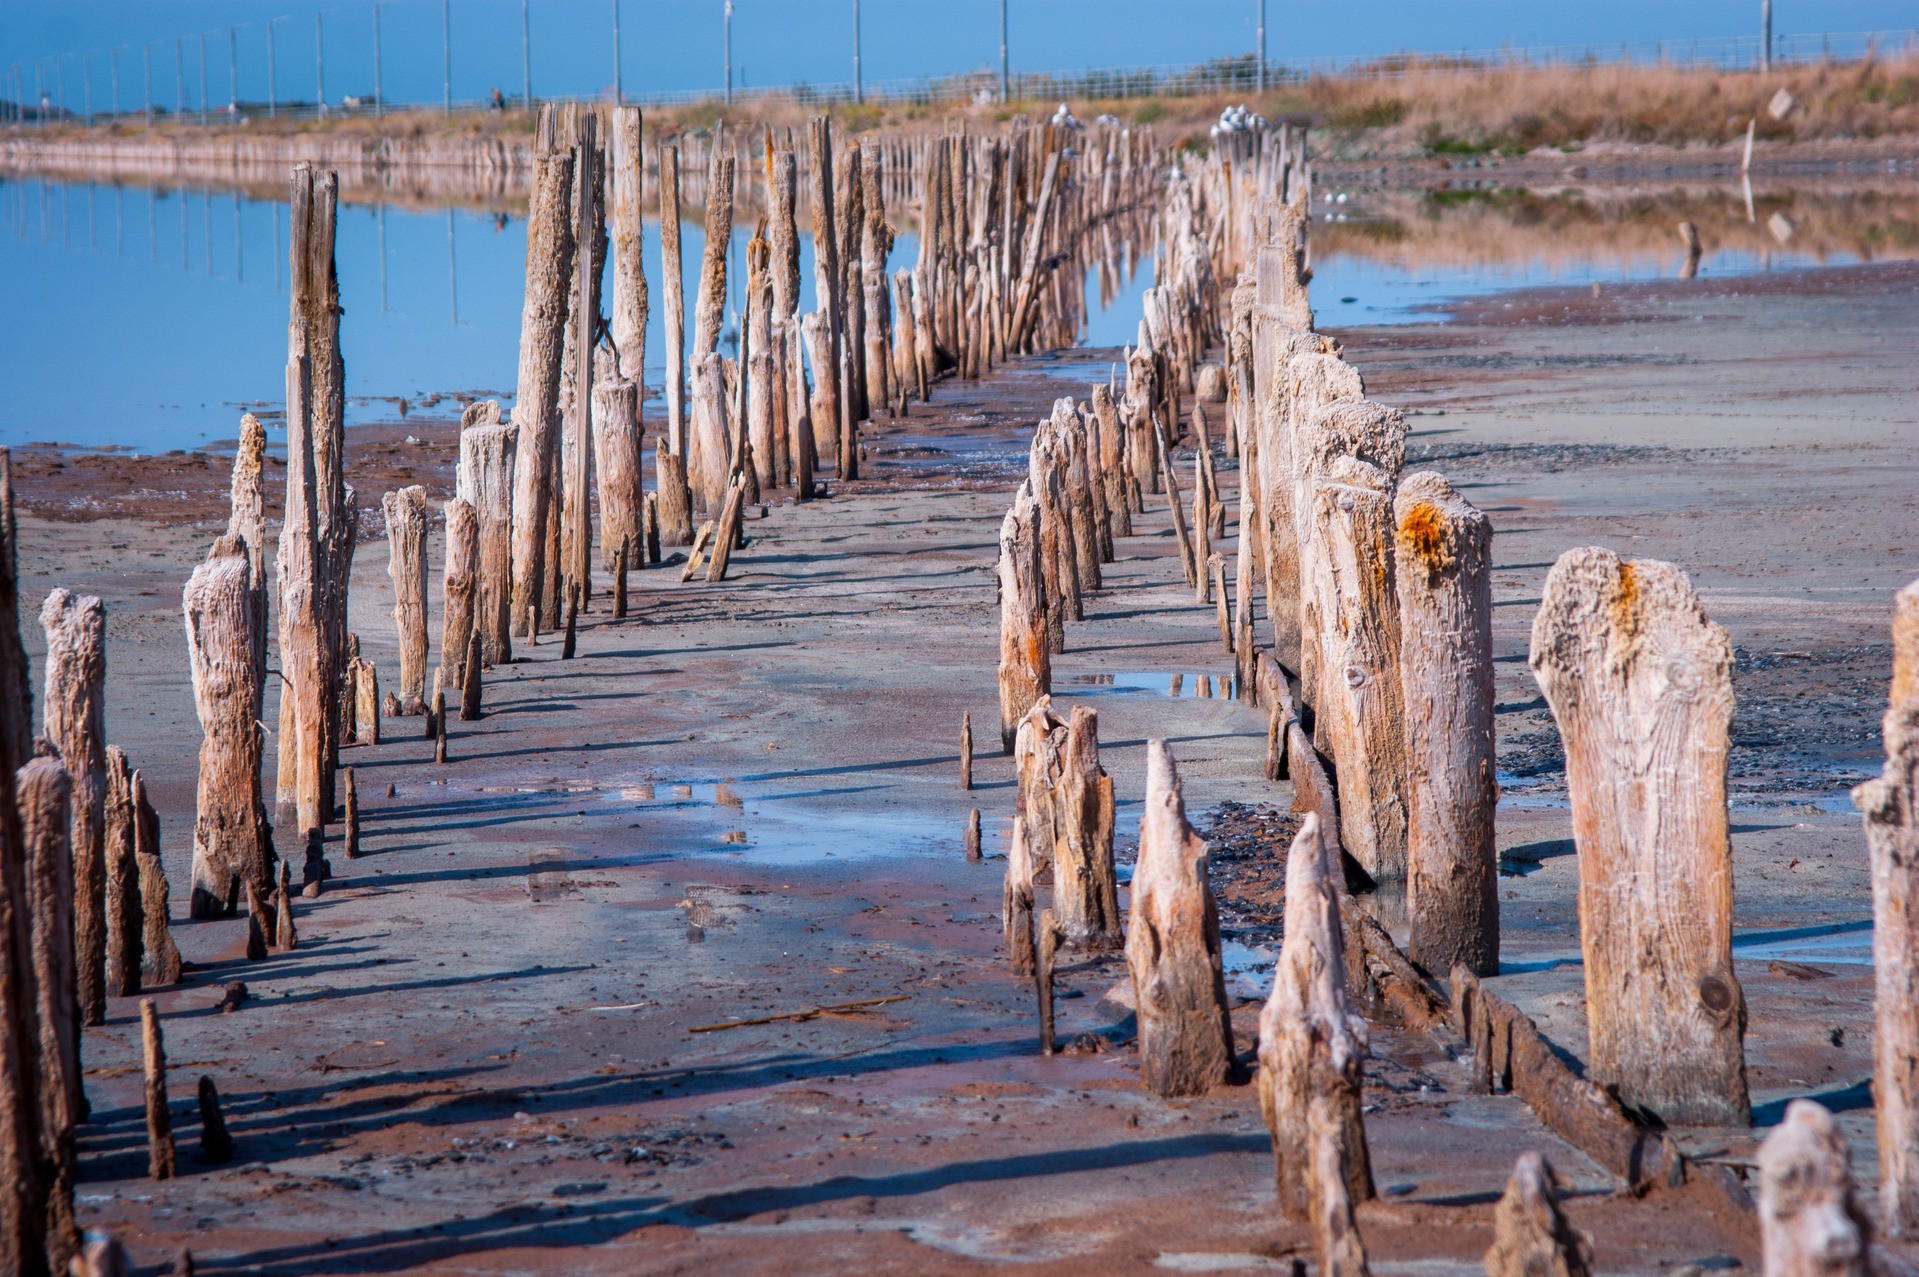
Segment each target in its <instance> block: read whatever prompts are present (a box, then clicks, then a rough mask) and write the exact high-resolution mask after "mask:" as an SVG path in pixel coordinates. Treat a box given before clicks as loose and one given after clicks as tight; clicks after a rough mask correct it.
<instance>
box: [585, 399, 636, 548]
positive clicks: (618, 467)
mask: <svg viewBox="0 0 1919 1277" xmlns="http://www.w3.org/2000/svg"><path fill="white" fill-rule="evenodd" d="M640 439H641V435H640V386H639V383H638V382H636V381H607V382H601V383H600V384H599V385H598V386H596V387H594V390H593V465H594V469H595V472H596V474H597V477H598V480H599V484H598V486H599V496H600V556H601V562H603V563H604V564H605V565H606V566H607V568H608V569H609V570H613V571H617V569H618V566H619V565H618V563H617V562H616V559H617V557H618V555H619V550H620V547H621V546H622V545H624V544H626V543H627V542H628V541H631V542H633V543H634V544H636V545H637V544H639V541H640V538H641V536H642V535H643V534H644V527H643V524H642V516H643V513H644V504H645V500H646V497H645V494H644V488H643V484H642V480H641V460H640V451H641V448H640Z"/></svg>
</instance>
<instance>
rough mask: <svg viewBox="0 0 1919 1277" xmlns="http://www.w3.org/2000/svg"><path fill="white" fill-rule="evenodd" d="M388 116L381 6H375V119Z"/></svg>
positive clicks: (376, 4)
mask: <svg viewBox="0 0 1919 1277" xmlns="http://www.w3.org/2000/svg"><path fill="white" fill-rule="evenodd" d="M385 114H386V94H385V93H384V92H383V91H382V90H381V88H380V6H379V4H378V3H377V0H376V3H375V4H374V6H373V118H374V119H376V120H377V119H380V118H381V117H382V116H384V115H385Z"/></svg>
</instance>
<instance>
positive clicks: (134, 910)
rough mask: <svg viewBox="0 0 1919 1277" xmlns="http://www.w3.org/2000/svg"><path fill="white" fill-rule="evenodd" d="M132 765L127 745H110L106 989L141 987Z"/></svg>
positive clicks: (124, 991) (126, 993) (122, 992)
mask: <svg viewBox="0 0 1919 1277" xmlns="http://www.w3.org/2000/svg"><path fill="white" fill-rule="evenodd" d="M136 819H137V818H136V817H135V815H134V810H133V768H132V767H131V766H130V765H129V764H128V763H127V755H126V751H124V750H122V749H121V748H120V747H119V746H118V745H109V746H107V799H106V820H105V827H106V867H107V993H108V994H109V995H111V996H113V997H116V998H126V997H131V996H133V995H134V994H136V993H138V992H140V945H141V931H142V926H143V924H144V922H145V918H144V917H143V916H142V915H141V911H140V866H139V863H138V862H137V861H136V860H135V859H134V855H133V842H134V832H133V827H134V823H135V821H136Z"/></svg>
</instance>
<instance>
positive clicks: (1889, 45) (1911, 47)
mask: <svg viewBox="0 0 1919 1277" xmlns="http://www.w3.org/2000/svg"><path fill="white" fill-rule="evenodd" d="M1761 53H1762V50H1761V41H1760V38H1759V37H1758V36H1726V37H1721V38H1717V39H1705V40H1655V41H1639V42H1636V43H1634V42H1628V43H1622V44H1605V45H1600V44H1589V45H1549V46H1539V47H1525V48H1520V47H1508V48H1499V49H1461V50H1459V51H1457V52H1447V51H1434V52H1424V53H1398V54H1390V55H1386V56H1350V57H1340V58H1313V59H1308V60H1305V61H1292V62H1284V63H1281V62H1271V61H1268V62H1267V63H1266V64H1265V65H1264V66H1263V67H1262V66H1261V64H1260V60H1259V59H1258V58H1257V57H1256V56H1255V55H1253V54H1250V53H1248V54H1243V55H1240V56H1237V57H1227V58H1217V59H1214V60H1212V61H1210V62H1204V63H1198V64H1188V65H1182V66H1138V67H1114V68H1102V69H1096V70H1085V71H1039V72H1018V73H1015V74H1012V75H1011V76H1009V77H1008V82H1007V84H1006V86H1005V92H1006V94H1007V96H1009V97H1010V98H1011V99H1012V100H1013V101H1028V102H1030V101H1043V102H1052V101H1065V102H1087V101H1107V100H1121V99H1137V98H1147V97H1175V98H1179V97H1207V96H1218V95H1222V94H1242V93H1243V94H1249V95H1251V94H1257V93H1260V92H1262V91H1273V90H1279V89H1284V88H1286V87H1289V86H1299V85H1303V84H1306V83H1308V82H1310V81H1313V80H1318V79H1323V78H1340V79H1349V80H1375V81H1378V80H1393V79H1400V78H1405V77H1409V76H1426V75H1435V74H1449V73H1450V74H1459V75H1477V74H1483V73H1485V72H1487V71H1489V70H1498V69H1506V68H1510V69H1516V70H1523V69H1542V70H1543V69H1578V68H1585V67H1590V68H1601V67H1618V66H1635V67H1653V66H1670V67H1674V68H1680V69H1713V70H1720V71H1744V70H1756V69H1758V68H1759V67H1760V65H1761V63H1762V57H1761ZM1914 54H1919V31H1915V30H1903V31H1855V32H1835V33H1819V34H1802V35H1779V36H1775V37H1774V38H1773V42H1772V57H1771V62H1772V64H1773V65H1774V66H1802V65H1806V64H1811V63H1818V62H1822V61H1832V62H1858V61H1861V60H1863V59H1865V58H1869V57H1906V56H1913V55H1914ZM23 87H24V83H23V77H22V76H21V75H20V72H19V68H18V67H17V66H16V67H14V68H12V69H11V70H10V72H9V75H8V78H7V79H6V80H4V81H0V124H8V125H14V126H20V125H26V126H33V125H36V124H48V123H68V124H74V123H86V124H90V125H91V124H101V123H110V122H112V121H113V120H116V119H118V120H144V119H149V118H150V119H153V120H155V121H177V122H181V123H187V124H199V123H207V124H224V123H231V122H233V121H234V120H235V119H238V118H259V117H265V116H269V115H270V116H274V117H286V118H288V119H296V120H307V119H313V118H315V117H321V116H326V117H340V116H368V115H375V114H381V113H399V112H409V113H411V112H422V111H441V110H444V109H446V108H445V107H444V106H443V105H442V104H440V103H430V104H429V103H395V102H377V101H375V100H374V99H372V98H352V97H348V98H343V99H342V100H341V101H339V102H337V103H330V104H325V105H322V104H317V103H314V102H312V101H304V102H302V101H281V102H276V103H271V104H269V103H263V102H244V103H233V104H228V105H224V106H218V107H212V108H208V107H206V106H205V105H204V104H200V105H198V106H196V107H187V108H185V109H178V107H177V104H176V109H168V108H166V107H164V106H161V105H158V104H155V105H153V106H151V107H148V106H146V105H144V104H143V105H141V106H139V107H136V108H134V109H131V110H127V109H122V110H120V111H119V112H118V113H117V114H115V113H111V112H100V111H95V112H91V113H88V114H85V115H83V114H82V113H81V112H78V111H74V110H72V109H69V108H66V107H62V106H60V105H58V104H57V103H56V102H55V101H54V100H53V99H52V98H51V97H50V96H49V95H47V94H45V93H44V92H43V94H42V97H41V98H40V101H39V103H38V104H37V105H36V104H35V103H33V102H32V101H30V100H23V97H22V89H23ZM1001 95H1002V88H1001V82H1000V77H999V75H998V74H997V73H995V72H992V71H988V70H979V71H972V72H966V73H961V74H956V75H947V76H929V77H921V78H917V79H904V80H879V81H867V82H865V83H864V84H863V85H860V86H855V85H854V84H852V83H850V82H849V83H836V84H806V83H799V84H787V85H775V86H764V87H754V88H735V89H732V90H731V91H730V92H728V91H722V90H719V89H678V90H661V91H653V92H648V91H644V90H642V91H639V92H628V93H626V94H625V96H624V100H625V101H627V102H630V103H634V104H637V105H641V106H658V107H668V106H692V105H700V104H705V103H714V104H718V103H721V102H731V103H735V104H741V103H749V102H757V101H791V102H793V103H796V104H798V105H801V106H840V105H847V104H851V103H853V102H855V101H862V102H866V103H869V104H874V105H922V106H932V105H944V104H954V103H973V102H977V103H992V102H997V101H999V100H1000V98H1001ZM550 100H564V99H550ZM518 104H519V98H518V96H517V95H516V96H515V97H513V98H509V99H506V101H505V102H504V103H500V102H498V101H487V100H475V101H463V102H454V103H453V104H452V108H451V109H453V110H455V111H478V110H486V109H488V108H490V107H499V106H503V105H505V106H511V105H518Z"/></svg>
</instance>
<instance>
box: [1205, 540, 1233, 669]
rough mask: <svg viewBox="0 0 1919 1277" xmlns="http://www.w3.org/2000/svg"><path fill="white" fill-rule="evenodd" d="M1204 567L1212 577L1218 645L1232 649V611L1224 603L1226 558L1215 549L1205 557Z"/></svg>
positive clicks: (1228, 649)
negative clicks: (1217, 624) (1217, 623)
mask: <svg viewBox="0 0 1919 1277" xmlns="http://www.w3.org/2000/svg"><path fill="white" fill-rule="evenodd" d="M1206 567H1207V569H1208V571H1209V572H1210V573H1211V574H1212V578H1213V610H1214V612H1215V613H1216V614H1217V615H1216V619H1217V620H1218V622H1219V645H1220V646H1221V647H1223V648H1225V649H1226V650H1227V651H1228V652H1230V651H1232V650H1233V618H1232V611H1231V609H1230V608H1229V607H1228V606H1227V603H1226V558H1225V556H1224V555H1222V554H1220V552H1219V551H1217V550H1215V551H1213V553H1212V554H1210V555H1208V556H1207V558H1206Z"/></svg>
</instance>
